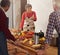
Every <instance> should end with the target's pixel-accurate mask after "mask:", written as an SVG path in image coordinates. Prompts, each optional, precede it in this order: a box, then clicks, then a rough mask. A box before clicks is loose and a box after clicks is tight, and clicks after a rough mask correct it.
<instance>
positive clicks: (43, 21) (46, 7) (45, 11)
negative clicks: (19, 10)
mask: <svg viewBox="0 0 60 55" xmlns="http://www.w3.org/2000/svg"><path fill="white" fill-rule="evenodd" d="M28 3H30V4H32V7H33V10H34V11H36V14H37V21H36V22H35V25H36V32H39V31H40V30H43V31H44V32H46V28H47V24H48V18H49V14H50V13H51V12H52V11H53V7H52V0H47V1H46V0H37V1H35V0H29V1H28Z"/></svg>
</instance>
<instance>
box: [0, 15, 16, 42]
mask: <svg viewBox="0 0 60 55" xmlns="http://www.w3.org/2000/svg"><path fill="white" fill-rule="evenodd" d="M2 15H3V16H1V17H0V30H1V31H3V32H4V33H5V35H6V38H7V39H11V40H13V41H15V40H16V39H15V38H14V36H13V35H12V34H11V32H10V30H9V29H8V27H7V25H6V22H7V20H6V16H5V15H4V14H2Z"/></svg>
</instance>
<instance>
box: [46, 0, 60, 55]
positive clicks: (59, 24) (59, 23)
mask: <svg viewBox="0 0 60 55" xmlns="http://www.w3.org/2000/svg"><path fill="white" fill-rule="evenodd" d="M53 8H54V11H53V12H52V13H51V14H50V16H49V23H48V26H47V31H46V43H47V44H50V43H51V38H52V34H53V31H54V29H56V31H57V33H58V39H57V45H58V55H60V2H59V1H58V0H56V1H55V2H54V4H53ZM47 46H48V45H46V47H47Z"/></svg>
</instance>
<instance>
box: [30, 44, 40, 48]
mask: <svg viewBox="0 0 60 55" xmlns="http://www.w3.org/2000/svg"><path fill="white" fill-rule="evenodd" d="M40 46H41V44H37V45H32V46H31V47H32V48H39V47H40Z"/></svg>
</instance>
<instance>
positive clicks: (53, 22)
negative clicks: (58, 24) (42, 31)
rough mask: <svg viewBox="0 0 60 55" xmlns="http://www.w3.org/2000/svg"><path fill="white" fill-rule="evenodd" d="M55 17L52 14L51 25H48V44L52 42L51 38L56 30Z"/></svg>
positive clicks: (50, 17)
mask: <svg viewBox="0 0 60 55" xmlns="http://www.w3.org/2000/svg"><path fill="white" fill-rule="evenodd" d="M55 18H56V17H55V15H54V14H52V13H51V15H50V16H49V23H48V26H47V31H46V43H49V44H50V42H51V37H52V34H53V30H54V28H55V26H54V25H55Z"/></svg>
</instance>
